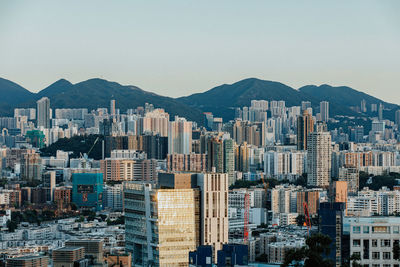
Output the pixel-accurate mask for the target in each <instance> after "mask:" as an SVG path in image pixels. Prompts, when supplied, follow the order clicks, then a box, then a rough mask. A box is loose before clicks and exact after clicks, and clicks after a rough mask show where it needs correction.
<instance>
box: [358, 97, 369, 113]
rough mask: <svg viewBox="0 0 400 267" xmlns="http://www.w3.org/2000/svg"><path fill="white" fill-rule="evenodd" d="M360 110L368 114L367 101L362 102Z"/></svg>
mask: <svg viewBox="0 0 400 267" xmlns="http://www.w3.org/2000/svg"><path fill="white" fill-rule="evenodd" d="M360 108H361V112H364V113H365V112H367V101H365V99H363V100H361V104H360Z"/></svg>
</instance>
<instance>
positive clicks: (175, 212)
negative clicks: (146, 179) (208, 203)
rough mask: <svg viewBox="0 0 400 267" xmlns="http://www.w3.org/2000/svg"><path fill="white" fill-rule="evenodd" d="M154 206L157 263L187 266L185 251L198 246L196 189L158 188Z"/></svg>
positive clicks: (197, 201)
mask: <svg viewBox="0 0 400 267" xmlns="http://www.w3.org/2000/svg"><path fill="white" fill-rule="evenodd" d="M157 205H158V243H159V245H158V250H159V263H160V266H188V255H189V251H194V250H196V248H197V246H198V245H199V225H200V214H199V213H200V211H199V191H198V190H194V189H160V190H158V191H157Z"/></svg>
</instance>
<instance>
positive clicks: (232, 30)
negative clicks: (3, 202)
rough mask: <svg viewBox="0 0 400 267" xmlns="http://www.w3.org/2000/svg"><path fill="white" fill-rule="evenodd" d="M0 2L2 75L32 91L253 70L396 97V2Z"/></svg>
mask: <svg viewBox="0 0 400 267" xmlns="http://www.w3.org/2000/svg"><path fill="white" fill-rule="evenodd" d="M0 7H1V8H0V14H1V17H2V19H1V20H0V21H1V22H2V24H1V26H0V29H1V30H2V33H3V34H2V36H3V41H2V42H1V44H0V56H1V57H2V62H1V63H0V73H1V76H2V77H3V78H6V79H10V80H12V81H15V82H17V83H19V84H20V85H22V86H23V87H25V88H27V89H29V90H31V91H34V92H37V91H39V90H40V89H43V88H45V87H46V86H48V85H49V84H51V83H52V82H54V81H56V80H57V79H59V78H65V79H67V80H69V81H71V82H73V83H77V82H80V81H83V80H87V79H90V78H94V77H99V78H104V79H107V80H112V81H117V82H120V83H122V84H133V85H136V86H139V87H140V88H143V89H145V90H148V91H151V92H155V93H158V94H161V95H166V96H172V97H177V96H184V95H190V94H192V93H198V92H204V91H206V90H209V89H210V88H212V87H214V86H218V85H220V84H224V83H229V84H230V83H233V82H236V81H238V80H241V79H243V78H248V77H257V78H260V79H265V80H274V81H279V82H282V83H285V84H288V85H289V86H291V87H294V88H299V87H300V86H303V85H307V84H316V85H320V84H324V83H326V84H330V85H333V86H339V85H346V86H349V87H352V88H355V89H357V90H359V91H362V92H365V93H368V94H371V95H373V96H376V97H379V98H381V99H383V100H385V101H389V102H394V103H400V94H399V93H397V90H398V89H397V88H396V81H397V79H396V78H397V73H399V70H400V65H399V62H400V60H399V58H400V53H399V52H398V49H397V44H398V43H399V40H400V34H399V30H398V29H399V25H400V21H399V19H398V18H397V17H396V10H398V8H399V4H398V3H397V2H395V1H389V2H385V3H382V2H380V3H379V2H377V1H352V2H351V3H346V5H341V4H338V3H330V4H327V3H319V2H316V1H307V2H305V3H302V4H298V3H294V2H287V3H271V2H269V3H268V2H259V1H256V2H253V3H251V4H248V3H247V4H246V5H244V4H241V3H231V2H229V6H228V5H227V2H224V1H223V2H218V3H214V2H213V3H211V2H208V1H205V2H202V3H196V4H192V5H190V4H187V3H183V2H181V1H172V2H169V4H160V3H158V4H154V3H140V4H138V3H118V4H113V5H112V6H111V5H107V4H105V2H96V5H94V2H85V3H80V4H79V6H77V5H73V3H72V4H71V3H68V4H67V3H61V4H60V3H59V4H54V3H51V2H50V1H39V2H35V3H30V2H27V1H21V2H15V1H5V2H2V3H1V4H0ZM227 7H228V8H227ZM71 14H73V19H71ZM337 14H340V16H338V15H337ZM239 18H240V19H239ZM50 22H51V23H50ZM321 22H323V23H321ZM211 63H212V64H211Z"/></svg>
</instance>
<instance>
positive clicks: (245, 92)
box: [178, 78, 316, 119]
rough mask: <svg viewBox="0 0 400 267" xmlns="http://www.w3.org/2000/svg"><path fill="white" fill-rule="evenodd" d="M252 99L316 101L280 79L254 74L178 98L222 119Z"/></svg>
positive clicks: (289, 101) (291, 102) (291, 103)
mask: <svg viewBox="0 0 400 267" xmlns="http://www.w3.org/2000/svg"><path fill="white" fill-rule="evenodd" d="M253 99H257V100H261V99H265V100H269V101H271V100H285V101H286V105H287V106H293V105H299V104H300V102H301V101H302V100H304V101H312V102H315V101H316V100H315V99H314V98H313V97H311V96H309V95H306V94H302V93H300V92H299V91H297V90H295V89H293V88H292V87H290V86H287V85H285V84H283V83H279V82H273V81H264V80H259V79H256V78H249V79H245V80H241V81H239V82H236V83H233V84H223V85H220V86H217V87H215V88H212V89H210V90H208V91H206V92H204V93H198V94H193V95H190V96H186V97H180V98H178V100H179V101H181V102H182V103H185V104H188V105H190V106H192V107H197V108H200V109H202V110H203V111H211V112H213V113H214V114H215V115H217V116H221V117H223V118H224V119H228V118H233V114H234V108H235V107H242V106H249V105H250V102H251V100H253Z"/></svg>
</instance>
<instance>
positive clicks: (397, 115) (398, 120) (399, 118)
mask: <svg viewBox="0 0 400 267" xmlns="http://www.w3.org/2000/svg"><path fill="white" fill-rule="evenodd" d="M394 121H395V123H396V125H397V126H400V109H399V110H397V111H396V113H395V120H394Z"/></svg>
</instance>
